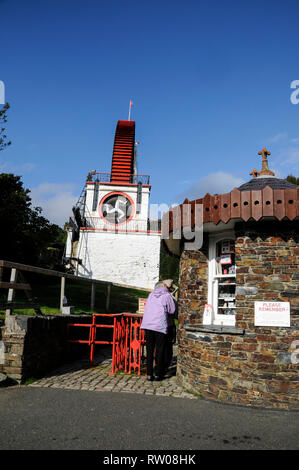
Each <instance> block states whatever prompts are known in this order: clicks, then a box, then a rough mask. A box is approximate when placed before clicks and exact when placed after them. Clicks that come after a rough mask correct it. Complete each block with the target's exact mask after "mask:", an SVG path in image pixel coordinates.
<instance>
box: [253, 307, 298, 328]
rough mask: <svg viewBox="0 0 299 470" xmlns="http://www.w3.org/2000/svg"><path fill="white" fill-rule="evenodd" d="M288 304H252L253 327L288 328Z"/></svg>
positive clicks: (289, 318)
mask: <svg viewBox="0 0 299 470" xmlns="http://www.w3.org/2000/svg"><path fill="white" fill-rule="evenodd" d="M290 322H291V316H290V303H289V302H254V324H255V326H284V327H288V326H290Z"/></svg>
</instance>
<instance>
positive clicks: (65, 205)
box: [30, 183, 78, 227]
mask: <svg viewBox="0 0 299 470" xmlns="http://www.w3.org/2000/svg"><path fill="white" fill-rule="evenodd" d="M30 196H31V199H32V206H33V207H36V206H39V207H41V208H42V209H43V213H42V215H43V216H44V217H46V218H47V219H48V220H49V221H50V222H52V223H53V224H57V225H60V226H61V227H62V226H63V225H64V223H65V222H67V221H68V220H69V217H70V216H71V215H72V207H73V206H74V205H75V204H76V202H77V200H78V195H76V193H75V186H74V185H73V184H59V183H41V184H39V185H38V186H37V187H36V188H33V189H31V193H30Z"/></svg>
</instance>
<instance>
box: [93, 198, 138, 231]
mask: <svg viewBox="0 0 299 470" xmlns="http://www.w3.org/2000/svg"><path fill="white" fill-rule="evenodd" d="M132 214H133V205H132V203H131V201H130V200H129V198H128V197H126V196H125V195H124V194H122V193H114V194H112V195H111V196H108V197H106V198H105V199H104V201H103V203H102V204H101V205H100V215H101V217H102V218H103V219H105V220H106V221H107V222H109V223H110V224H115V225H117V224H121V223H124V222H126V221H127V220H128V219H130V218H131V216H132Z"/></svg>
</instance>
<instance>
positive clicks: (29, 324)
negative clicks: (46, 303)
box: [2, 315, 91, 382]
mask: <svg viewBox="0 0 299 470" xmlns="http://www.w3.org/2000/svg"><path fill="white" fill-rule="evenodd" d="M74 322H75V323H90V322H91V317H90V316H89V315H82V316H78V315H76V316H70V315H64V316H60V315H59V316H54V315H53V316H32V317H29V316H20V315H19V316H17V315H11V316H10V317H8V319H7V320H6V325H5V328H3V330H2V333H3V336H2V340H3V343H4V349H5V352H4V364H3V370H2V372H4V373H5V374H6V375H7V376H8V377H9V378H11V379H13V380H15V381H17V382H23V381H24V380H26V379H27V378H31V377H38V376H40V375H42V374H44V373H45V372H47V371H49V370H51V369H53V368H55V367H57V366H58V365H60V364H62V363H64V362H65V361H68V360H69V359H71V358H75V357H78V356H79V355H82V354H88V347H87V346H86V345H84V344H80V345H78V344H71V343H67V341H66V340H67V323H74ZM82 330H83V328H82ZM85 330H86V328H85ZM82 334H83V332H82ZM84 334H85V336H86V331H85V332H84ZM85 336H84V338H85Z"/></svg>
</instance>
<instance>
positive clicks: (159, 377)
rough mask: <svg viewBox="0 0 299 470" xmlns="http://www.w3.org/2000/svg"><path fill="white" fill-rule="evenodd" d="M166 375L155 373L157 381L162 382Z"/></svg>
mask: <svg viewBox="0 0 299 470" xmlns="http://www.w3.org/2000/svg"><path fill="white" fill-rule="evenodd" d="M163 379H164V377H162V376H160V375H155V382H161V380H163Z"/></svg>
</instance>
